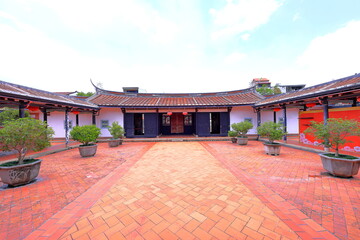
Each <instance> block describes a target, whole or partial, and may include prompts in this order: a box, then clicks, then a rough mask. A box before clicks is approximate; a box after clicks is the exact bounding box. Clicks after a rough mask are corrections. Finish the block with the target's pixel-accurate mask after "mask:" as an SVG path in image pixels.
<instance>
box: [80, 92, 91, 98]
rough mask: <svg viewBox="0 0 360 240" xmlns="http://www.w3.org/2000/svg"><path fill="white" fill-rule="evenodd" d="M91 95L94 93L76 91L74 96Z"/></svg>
mask: <svg viewBox="0 0 360 240" xmlns="http://www.w3.org/2000/svg"><path fill="white" fill-rule="evenodd" d="M92 95H94V93H93V92H87V93H86V92H78V93H77V94H76V96H79V97H91V96H92Z"/></svg>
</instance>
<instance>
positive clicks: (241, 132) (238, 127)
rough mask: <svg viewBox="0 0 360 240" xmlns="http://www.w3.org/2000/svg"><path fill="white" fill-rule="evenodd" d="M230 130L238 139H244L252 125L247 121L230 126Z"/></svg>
mask: <svg viewBox="0 0 360 240" xmlns="http://www.w3.org/2000/svg"><path fill="white" fill-rule="evenodd" d="M231 128H232V129H233V130H234V131H235V132H236V133H237V135H238V136H239V137H243V138H244V137H246V134H247V133H248V131H249V130H250V129H252V128H253V124H252V123H251V122H249V121H243V122H239V123H233V124H231Z"/></svg>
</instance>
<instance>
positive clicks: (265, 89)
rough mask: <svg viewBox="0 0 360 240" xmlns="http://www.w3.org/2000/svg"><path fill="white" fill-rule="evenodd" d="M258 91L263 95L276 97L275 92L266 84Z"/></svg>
mask: <svg viewBox="0 0 360 240" xmlns="http://www.w3.org/2000/svg"><path fill="white" fill-rule="evenodd" d="M256 91H257V92H258V93H260V94H261V95H274V90H273V89H272V88H271V87H267V86H266V85H265V84H264V85H262V86H261V87H259V88H256Z"/></svg>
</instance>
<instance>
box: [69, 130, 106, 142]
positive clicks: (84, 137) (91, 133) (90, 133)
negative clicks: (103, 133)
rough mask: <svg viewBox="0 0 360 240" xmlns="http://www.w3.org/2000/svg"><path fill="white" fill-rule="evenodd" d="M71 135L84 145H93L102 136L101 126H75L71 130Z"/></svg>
mask: <svg viewBox="0 0 360 240" xmlns="http://www.w3.org/2000/svg"><path fill="white" fill-rule="evenodd" d="M70 136H71V138H72V139H74V140H75V141H79V142H81V143H82V144H83V145H84V146H87V145H91V143H93V142H95V141H96V139H97V138H98V137H99V136H100V128H98V127H96V126H95V125H84V126H75V127H74V128H73V129H72V130H71V131H70Z"/></svg>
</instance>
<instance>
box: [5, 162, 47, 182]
mask: <svg viewBox="0 0 360 240" xmlns="http://www.w3.org/2000/svg"><path fill="white" fill-rule="evenodd" d="M41 161H42V160H40V159H37V161H35V162H33V163H27V164H22V165H16V166H10V167H0V178H1V181H2V182H3V183H5V184H8V185H9V186H20V185H24V184H28V183H30V182H31V181H33V180H34V179H35V178H36V177H37V176H38V175H39V171H40V165H41Z"/></svg>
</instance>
